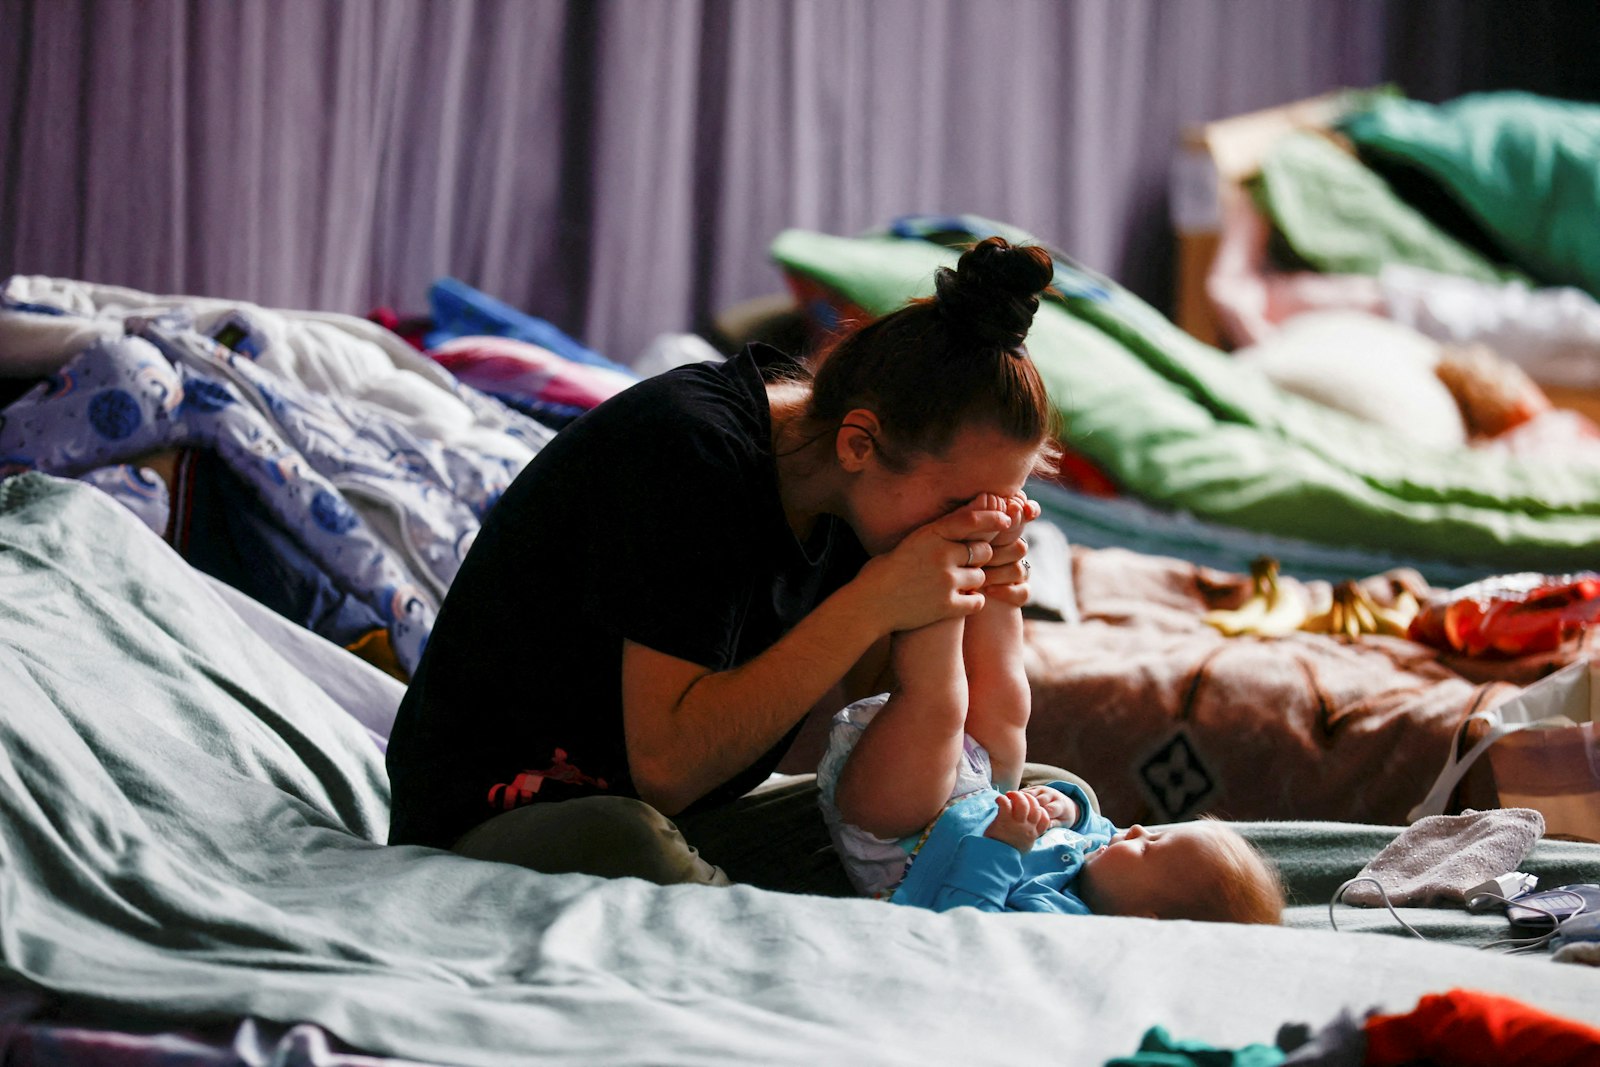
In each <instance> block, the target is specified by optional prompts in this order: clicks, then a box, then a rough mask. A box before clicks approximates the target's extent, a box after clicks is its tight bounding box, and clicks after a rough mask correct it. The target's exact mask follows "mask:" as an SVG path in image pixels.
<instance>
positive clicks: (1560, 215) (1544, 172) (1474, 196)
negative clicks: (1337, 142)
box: [1344, 92, 1600, 296]
mask: <svg viewBox="0 0 1600 1067" xmlns="http://www.w3.org/2000/svg"><path fill="white" fill-rule="evenodd" d="M1344 132H1345V133H1346V135H1347V136H1349V138H1350V139H1351V140H1352V141H1354V142H1355V144H1356V145H1357V146H1358V147H1359V149H1360V150H1361V152H1362V154H1363V155H1364V156H1368V157H1370V158H1372V159H1374V161H1376V162H1382V163H1386V164H1387V163H1398V164H1402V165H1405V166H1409V167H1413V168H1416V169H1417V170H1419V171H1421V172H1423V173H1424V174H1426V175H1427V176H1428V177H1429V178H1431V179H1432V180H1433V181H1434V182H1437V183H1438V184H1439V185H1440V186H1441V187H1442V188H1443V189H1444V190H1445V191H1446V192H1447V193H1448V194H1449V195H1450V196H1451V197H1452V198H1453V199H1454V200H1455V201H1456V202H1457V203H1458V204H1459V205H1460V206H1461V207H1462V208H1463V209H1465V211H1466V212H1467V214H1468V215H1470V216H1471V217H1472V218H1473V220H1474V221H1476V222H1477V223H1478V224H1479V225H1480V226H1482V227H1483V229H1484V230H1485V231H1487V232H1488V233H1489V234H1490V235H1492V236H1493V237H1494V239H1495V240H1496V242H1497V243H1498V244H1499V245H1500V246H1501V247H1502V248H1504V249H1505V251H1506V252H1507V254H1509V255H1510V256H1511V257H1512V259H1513V260H1514V261H1515V262H1516V263H1517V264H1518V265H1519V266H1521V267H1523V268H1525V269H1526V270H1528V271H1529V272H1531V273H1532V274H1534V275H1535V276H1537V277H1538V278H1539V279H1541V280H1542V281H1544V282H1546V283H1549V284H1558V285H1575V286H1577V287H1579V288H1581V289H1585V290H1587V291H1588V292H1590V293H1591V294H1594V295H1596V296H1600V105H1596V104H1584V103H1575V102H1571V101H1565V100H1554V99H1549V98H1546V97H1540V96H1535V95H1533V94H1531V93H1520V92H1500V93H1475V94H1472V95H1469V96H1463V97H1460V98H1459V99H1456V100H1453V101H1450V102H1449V103H1445V104H1438V105H1433V104H1425V103H1422V102H1420V101H1416V100H1405V99H1387V100H1384V101H1382V102H1380V103H1378V104H1377V105H1376V106H1374V107H1373V108H1372V109H1371V110H1369V111H1365V112H1362V113H1360V114H1358V115H1356V116H1354V117H1353V118H1351V119H1350V120H1349V121H1348V122H1347V123H1346V125H1345V128H1344Z"/></svg>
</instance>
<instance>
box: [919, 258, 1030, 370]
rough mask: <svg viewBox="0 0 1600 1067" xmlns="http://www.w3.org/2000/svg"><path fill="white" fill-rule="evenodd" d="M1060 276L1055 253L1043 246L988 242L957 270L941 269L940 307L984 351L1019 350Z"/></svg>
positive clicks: (937, 301)
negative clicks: (1047, 292)
mask: <svg viewBox="0 0 1600 1067" xmlns="http://www.w3.org/2000/svg"><path fill="white" fill-rule="evenodd" d="M1054 275H1055V264H1054V263H1053V262H1052V261H1051V259H1050V253H1048V252H1046V251H1045V250H1044V249H1042V248H1040V247H1038V246H1037V245H1012V244H1009V243H1008V242H1006V241H1005V240H1004V239H1003V238H1000V237H986V238H984V239H983V240H982V241H979V242H978V243H977V244H976V245H974V246H973V247H971V248H969V249H968V250H967V251H966V252H964V253H963V254H962V256H961V259H960V260H959V261H958V262H957V263H956V269H955V270H951V269H950V268H949V267H941V268H940V269H939V272H938V273H937V275H935V277H934V289H935V294H936V295H935V296H934V303H935V305H936V306H937V307H938V309H939V315H940V317H941V318H943V319H944V321H945V322H946V323H948V324H949V325H950V326H951V327H952V328H953V329H955V330H956V331H958V332H960V333H964V334H966V335H967V336H968V337H970V338H971V339H972V341H973V342H975V343H976V344H978V345H979V346H981V347H990V346H992V347H995V348H1004V349H1012V348H1018V347H1021V345H1022V342H1023V341H1024V340H1026V339H1027V336H1028V328H1029V327H1030V326H1032V325H1033V313H1034V312H1035V311H1038V310H1039V294H1040V293H1041V292H1043V291H1044V290H1045V288H1046V287H1047V286H1049V284H1050V279H1051V278H1052V277H1054Z"/></svg>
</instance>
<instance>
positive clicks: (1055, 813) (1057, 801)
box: [1023, 785, 1078, 826]
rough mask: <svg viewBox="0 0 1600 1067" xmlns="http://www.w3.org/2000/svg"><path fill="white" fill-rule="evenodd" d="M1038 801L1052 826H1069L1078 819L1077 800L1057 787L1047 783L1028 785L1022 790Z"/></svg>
mask: <svg viewBox="0 0 1600 1067" xmlns="http://www.w3.org/2000/svg"><path fill="white" fill-rule="evenodd" d="M1023 792H1024V793H1027V794H1028V795H1029V796H1031V797H1034V798H1035V799H1036V800H1038V801H1039V805H1040V806H1041V807H1042V808H1044V810H1045V811H1046V812H1047V813H1048V814H1049V816H1050V825H1052V826H1071V825H1073V824H1074V823H1076V822H1077V821H1078V802H1077V801H1075V800H1073V799H1072V798H1071V797H1069V796H1067V794H1065V793H1063V792H1062V791H1061V790H1059V789H1053V788H1051V787H1050V786H1047V785H1030V786H1029V787H1028V788H1026V789H1024V790H1023Z"/></svg>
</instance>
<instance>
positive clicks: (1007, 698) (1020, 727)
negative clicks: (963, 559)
mask: <svg viewBox="0 0 1600 1067" xmlns="http://www.w3.org/2000/svg"><path fill="white" fill-rule="evenodd" d="M1006 511H1007V514H1009V515H1010V516H1011V526H1010V528H1008V529H1006V530H1003V531H1001V533H1000V534H999V535H998V536H997V537H996V538H995V541H994V544H995V545H996V546H999V545H1002V544H1008V543H1010V542H1011V541H1014V540H1016V538H1017V537H1018V536H1019V535H1020V534H1021V532H1022V525H1023V516H1022V504H1021V502H1019V501H1016V500H1011V501H1008V502H1007V508H1006ZM961 653H962V661H963V662H964V663H965V664H966V670H967V690H968V707H967V723H966V731H967V733H969V734H971V735H972V738H973V740H975V741H977V742H978V743H979V744H980V745H982V746H983V747H984V748H985V749H986V750H987V751H988V753H989V762H990V764H991V766H992V767H993V771H994V787H995V788H996V789H998V790H1000V791H1001V792H1005V791H1006V790H1010V789H1016V788H1017V787H1018V786H1019V785H1020V784H1021V782H1022V765H1023V763H1024V761H1025V760H1026V758H1027V752H1028V743H1027V727H1028V715H1029V713H1030V711H1031V710H1032V707H1033V704H1032V693H1031V692H1030V691H1029V688H1028V675H1027V671H1026V669H1025V667H1024V663H1023V644H1022V609H1021V608H1018V607H1015V606H1013V605H1011V604H1007V603H1004V602H1002V601H1001V600H1000V599H998V598H996V597H990V598H989V600H988V601H987V602H986V603H985V604H984V606H983V609H982V610H981V611H979V612H978V613H977V614H976V615H972V616H970V617H969V618H968V619H967V625H966V627H965V630H964V635H963V641H962V648H961Z"/></svg>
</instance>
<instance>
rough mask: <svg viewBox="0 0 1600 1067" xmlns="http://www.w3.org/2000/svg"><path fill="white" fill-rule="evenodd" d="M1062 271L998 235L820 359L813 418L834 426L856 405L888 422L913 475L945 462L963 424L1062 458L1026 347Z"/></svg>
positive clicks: (890, 458) (886, 453)
mask: <svg viewBox="0 0 1600 1067" xmlns="http://www.w3.org/2000/svg"><path fill="white" fill-rule="evenodd" d="M1054 270H1055V265H1054V263H1052V261H1051V259H1050V254H1049V253H1048V252H1046V251H1045V250H1044V249H1042V248H1038V247H1036V246H1033V245H1016V246H1013V245H1011V244H1008V243H1007V242H1006V241H1004V240H1002V239H1001V238H999V237H990V238H987V239H985V240H983V241H980V242H979V243H978V244H976V245H975V246H973V247H972V248H970V249H968V250H967V251H966V252H965V253H963V254H962V256H961V259H960V260H959V261H958V262H957V264H956V268H955V269H954V270H951V269H950V268H948V267H941V268H940V269H939V271H938V273H937V274H936V275H935V278H934V284H935V293H934V295H933V296H931V297H924V298H922V299H918V300H913V301H911V302H910V303H909V304H907V305H906V306H905V307H903V308H900V309H899V310H898V311H893V312H890V313H889V314H887V315H884V316H883V317H881V318H878V319H874V320H872V321H870V322H867V323H865V324H863V325H860V326H857V327H855V328H854V329H851V330H849V331H847V332H845V333H844V334H842V335H841V336H839V337H837V338H835V339H834V341H833V342H832V343H831V344H829V345H828V346H827V347H825V348H824V349H823V350H822V351H821V352H820V353H819V354H818V356H817V357H816V359H815V360H814V362H813V366H814V368H815V369H814V371H813V375H812V386H811V399H810V401H809V403H808V405H807V408H806V420H807V422H809V423H810V424H811V425H813V426H819V427H836V426H838V425H839V424H840V423H841V422H842V421H843V420H844V417H845V415H846V414H848V413H849V412H850V411H851V410H853V409H855V408H866V409H868V410H870V411H872V412H874V413H875V414H876V415H877V416H878V419H879V421H880V422H881V423H882V424H883V431H884V436H885V437H886V438H887V439H888V441H887V445H886V444H885V442H883V441H880V442H879V452H880V455H881V456H882V458H883V460H884V462H885V463H886V464H889V465H890V466H891V467H896V468H898V469H905V468H906V467H908V466H909V465H910V462H911V459H912V454H913V453H923V454H928V455H941V454H943V452H944V450H945V449H946V448H947V447H948V446H949V444H950V441H951V439H952V438H953V437H954V436H955V435H956V433H957V431H959V430H960V429H961V428H962V427H963V426H968V425H974V424H977V425H984V424H987V425H989V426H993V427H995V428H996V429H998V430H1000V431H1001V432H1002V433H1004V434H1005V435H1006V436H1008V437H1011V438H1013V439H1014V440H1017V441H1019V442H1024V443H1038V444H1039V445H1040V446H1041V459H1042V460H1043V461H1044V463H1043V464H1041V466H1043V465H1045V464H1048V463H1050V462H1051V461H1053V460H1054V459H1055V458H1057V454H1058V453H1057V450H1056V449H1055V447H1054V436H1055V433H1056V425H1057V421H1056V414H1055V408H1054V406H1053V405H1052V404H1051V403H1050V398H1049V396H1048V395H1047V394H1046V392H1045V387H1044V382H1043V380H1042V379H1041V378H1040V377H1039V371H1038V369H1037V368H1036V367H1035V366H1034V365H1033V361H1032V360H1031V359H1029V358H1028V352H1027V349H1026V348H1024V347H1023V341H1024V340H1025V339H1026V338H1027V336H1028V329H1029V327H1030V326H1031V325H1032V324H1033V314H1034V312H1035V311H1037V310H1038V308H1039V294H1040V293H1041V292H1043V291H1044V289H1045V288H1046V287H1047V286H1048V285H1049V284H1050V279H1051V277H1052V275H1053V274H1054Z"/></svg>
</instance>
